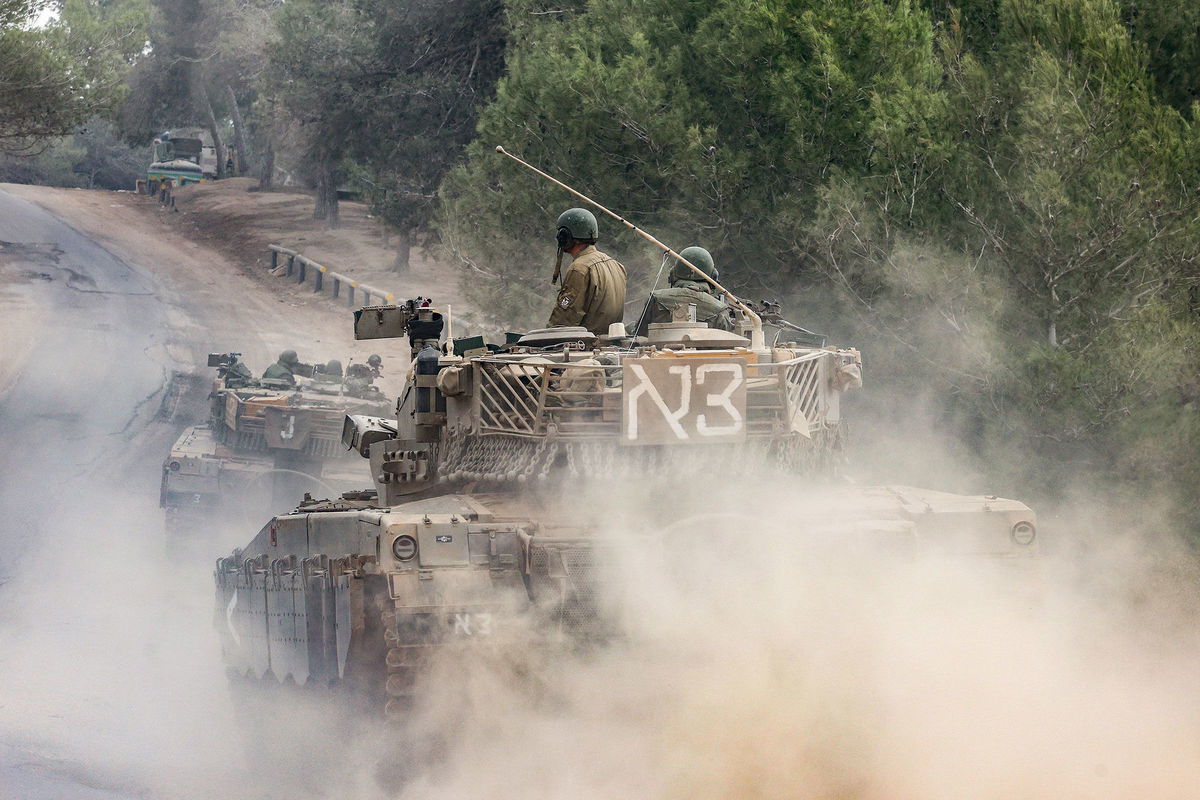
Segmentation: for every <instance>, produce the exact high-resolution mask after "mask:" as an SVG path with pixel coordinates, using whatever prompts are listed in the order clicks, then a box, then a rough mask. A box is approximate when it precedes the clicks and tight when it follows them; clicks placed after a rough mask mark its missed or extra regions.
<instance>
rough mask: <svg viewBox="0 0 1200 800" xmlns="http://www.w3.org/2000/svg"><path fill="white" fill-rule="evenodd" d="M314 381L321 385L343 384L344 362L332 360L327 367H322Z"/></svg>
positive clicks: (314, 376)
mask: <svg viewBox="0 0 1200 800" xmlns="http://www.w3.org/2000/svg"><path fill="white" fill-rule="evenodd" d="M313 379H314V380H316V381H319V382H320V383H341V382H342V362H341V361H338V360H337V359H336V358H331V359H329V361H327V362H326V363H325V366H323V367H320V368H319V369H318V370H317V372H316V374H314V375H313Z"/></svg>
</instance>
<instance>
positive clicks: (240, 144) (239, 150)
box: [225, 84, 250, 175]
mask: <svg viewBox="0 0 1200 800" xmlns="http://www.w3.org/2000/svg"><path fill="white" fill-rule="evenodd" d="M225 91H226V92H227V93H228V94H229V107H230V108H231V109H233V148H234V160H233V169H234V173H235V174H237V175H244V174H245V172H246V166H247V164H249V161H250V150H249V149H248V148H247V147H246V142H247V139H246V135H245V130H246V127H245V123H243V122H242V110H241V109H240V108H238V102H237V95H236V94H234V93H233V87H232V86H230V85H229V84H225Z"/></svg>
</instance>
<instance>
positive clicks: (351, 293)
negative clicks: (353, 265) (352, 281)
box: [346, 286, 354, 306]
mask: <svg viewBox="0 0 1200 800" xmlns="http://www.w3.org/2000/svg"><path fill="white" fill-rule="evenodd" d="M346 297H347V298H349V299H348V301H347V305H351V306H352V305H354V286H351V287H350V291H348V292H346Z"/></svg>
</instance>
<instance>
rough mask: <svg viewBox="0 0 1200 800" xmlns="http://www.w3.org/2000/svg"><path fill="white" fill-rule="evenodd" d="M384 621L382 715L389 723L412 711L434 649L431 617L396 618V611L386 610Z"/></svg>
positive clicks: (408, 615)
mask: <svg viewBox="0 0 1200 800" xmlns="http://www.w3.org/2000/svg"><path fill="white" fill-rule="evenodd" d="M381 618H382V622H383V638H384V642H385V643H386V644H387V652H386V654H385V656H384V666H385V669H386V676H387V677H386V679H385V681H384V692H385V694H386V695H387V701H386V702H385V704H384V708H383V713H384V716H386V717H387V718H388V719H389V720H395V721H399V720H402V719H404V718H405V717H407V716H408V714H409V712H410V711H411V710H412V707H413V704H414V699H415V696H416V690H417V684H418V681H419V680H420V677H421V673H422V670H424V668H425V667H426V665H427V664H428V663H429V649H430V647H431V646H432V645H431V644H430V643H429V635H430V622H429V615H428V614H416V615H410V614H403V615H397V614H396V613H395V612H394V611H385V612H383V614H382V615H381Z"/></svg>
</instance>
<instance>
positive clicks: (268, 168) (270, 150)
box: [258, 131, 275, 192]
mask: <svg viewBox="0 0 1200 800" xmlns="http://www.w3.org/2000/svg"><path fill="white" fill-rule="evenodd" d="M272 133H273V131H269V132H268V133H267V152H265V153H263V159H262V166H261V168H260V169H259V172H258V189H259V191H262V192H269V191H271V189H273V188H274V187H275V140H274V138H273V136H272Z"/></svg>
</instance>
